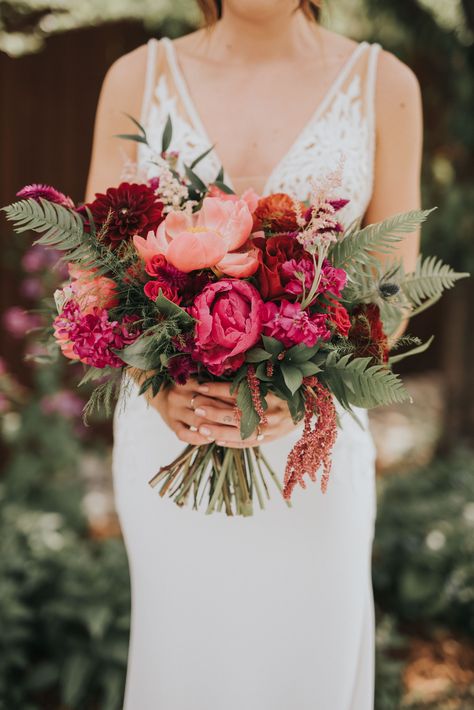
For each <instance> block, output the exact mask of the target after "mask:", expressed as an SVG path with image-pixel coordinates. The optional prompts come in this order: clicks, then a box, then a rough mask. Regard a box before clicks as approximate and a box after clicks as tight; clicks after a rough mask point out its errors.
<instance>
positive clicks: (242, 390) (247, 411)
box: [237, 379, 260, 439]
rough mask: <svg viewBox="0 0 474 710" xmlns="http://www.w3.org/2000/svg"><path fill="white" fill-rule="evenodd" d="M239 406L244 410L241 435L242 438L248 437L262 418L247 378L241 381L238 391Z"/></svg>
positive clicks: (241, 418) (241, 420)
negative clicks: (256, 409) (254, 404)
mask: <svg viewBox="0 0 474 710" xmlns="http://www.w3.org/2000/svg"><path fill="white" fill-rule="evenodd" d="M237 406H238V408H239V409H240V411H241V412H242V416H241V417H240V435H241V437H242V439H248V438H249V436H252V434H253V433H254V431H255V429H256V428H257V426H258V424H259V422H260V418H259V416H258V414H257V412H256V411H255V407H254V406H253V401H252V393H251V392H250V387H249V383H248V382H247V380H246V379H244V380H242V381H241V382H240V385H239V389H238V391H237Z"/></svg>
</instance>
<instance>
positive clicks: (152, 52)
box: [140, 37, 158, 126]
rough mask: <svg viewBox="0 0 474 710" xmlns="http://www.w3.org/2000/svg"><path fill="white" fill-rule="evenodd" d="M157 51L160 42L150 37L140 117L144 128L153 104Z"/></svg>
mask: <svg viewBox="0 0 474 710" xmlns="http://www.w3.org/2000/svg"><path fill="white" fill-rule="evenodd" d="M157 50H158V40H157V39H156V38H155V37H150V39H149V40H148V42H147V50H146V53H147V56H146V69H145V88H144V90H143V100H142V110H141V116H140V123H141V124H142V126H144V125H145V123H146V120H147V116H148V112H149V109H150V102H151V99H152V96H153V90H154V88H155V82H156V78H155V74H156V55H157Z"/></svg>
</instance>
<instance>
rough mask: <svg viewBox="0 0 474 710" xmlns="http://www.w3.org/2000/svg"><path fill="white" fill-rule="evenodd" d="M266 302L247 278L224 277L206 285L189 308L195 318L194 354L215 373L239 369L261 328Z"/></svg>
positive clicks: (256, 340) (196, 358)
mask: <svg viewBox="0 0 474 710" xmlns="http://www.w3.org/2000/svg"><path fill="white" fill-rule="evenodd" d="M262 308H263V301H262V299H261V298H260V294H259V293H258V291H257V289H256V288H255V287H254V286H252V285H251V284H250V283H248V282H247V281H237V280H234V279H221V280H220V281H217V282H215V283H211V284H209V285H208V286H206V287H205V288H204V290H203V291H202V293H200V294H199V295H198V296H197V297H196V299H195V301H194V305H193V306H192V307H191V309H190V313H191V315H192V316H193V318H195V319H196V321H197V324H196V330H195V349H194V351H193V357H194V359H195V360H197V361H198V362H202V363H203V364H204V365H205V366H206V367H207V369H208V370H209V371H210V372H212V374H214V375H222V374H224V373H226V372H231V371H233V370H237V369H238V368H239V367H240V366H241V365H242V363H243V362H244V358H245V353H246V351H247V350H249V349H250V348H252V347H253V346H254V345H255V343H257V342H258V340H259V338H260V334H261V331H262V318H261V312H262Z"/></svg>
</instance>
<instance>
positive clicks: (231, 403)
mask: <svg viewBox="0 0 474 710" xmlns="http://www.w3.org/2000/svg"><path fill="white" fill-rule="evenodd" d="M196 392H197V394H196V395H195V396H194V397H193V408H194V411H193V412H192V414H193V415H194V417H193V426H194V427H196V428H197V430H198V432H199V433H200V434H201V435H202V436H204V437H205V438H206V439H207V440H208V441H215V442H216V443H217V444H218V445H219V446H227V447H228V448H230V449H246V448H249V447H251V446H258V445H259V444H262V443H264V442H269V441H274V440H275V439H279V438H280V437H281V436H284V435H285V434H288V433H289V432H290V431H292V430H293V429H294V428H295V426H296V425H295V424H294V423H293V420H292V418H291V415H290V412H289V409H288V405H287V403H286V402H285V401H284V400H282V399H280V398H279V397H277V396H276V395H274V394H270V393H269V394H267V395H266V397H265V399H266V402H267V404H268V408H267V409H266V410H265V416H266V418H267V423H266V424H265V425H260V427H259V429H258V430H257V431H255V432H254V434H252V436H250V437H249V438H248V439H242V438H241V436H240V422H239V419H238V416H237V412H236V396H235V395H233V394H231V393H230V385H229V384H227V383H225V382H208V383H205V384H202V385H197V386H196Z"/></svg>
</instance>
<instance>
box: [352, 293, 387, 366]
mask: <svg viewBox="0 0 474 710" xmlns="http://www.w3.org/2000/svg"><path fill="white" fill-rule="evenodd" d="M351 321H352V325H351V329H350V331H349V340H351V341H352V342H353V343H354V344H355V345H356V350H355V352H354V357H373V358H374V360H376V361H377V362H378V363H385V362H387V361H388V354H389V347H388V338H387V336H386V335H385V333H384V332H383V323H382V320H381V318H380V309H379V307H378V306H377V304H375V303H368V304H366V303H364V304H361V305H360V306H356V307H355V308H354V310H353V311H352V318H351Z"/></svg>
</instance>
